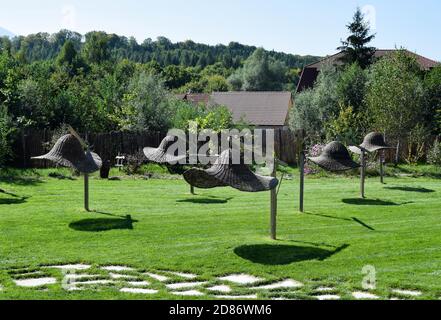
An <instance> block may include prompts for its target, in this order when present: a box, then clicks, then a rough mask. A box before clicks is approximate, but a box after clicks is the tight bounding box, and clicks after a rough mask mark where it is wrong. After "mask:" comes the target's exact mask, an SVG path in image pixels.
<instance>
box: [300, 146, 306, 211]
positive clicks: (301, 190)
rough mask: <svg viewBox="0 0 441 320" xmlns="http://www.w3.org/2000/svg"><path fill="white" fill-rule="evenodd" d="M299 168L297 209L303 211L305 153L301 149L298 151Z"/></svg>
mask: <svg viewBox="0 0 441 320" xmlns="http://www.w3.org/2000/svg"><path fill="white" fill-rule="evenodd" d="M299 170H300V193H299V198H300V199H299V211H300V212H304V207H303V195H304V188H305V153H304V152H303V150H302V151H301V152H300V157H299Z"/></svg>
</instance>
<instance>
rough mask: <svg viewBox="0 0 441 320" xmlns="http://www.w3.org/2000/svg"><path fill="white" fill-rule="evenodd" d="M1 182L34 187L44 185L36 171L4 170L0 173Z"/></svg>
mask: <svg viewBox="0 0 441 320" xmlns="http://www.w3.org/2000/svg"><path fill="white" fill-rule="evenodd" d="M0 181H2V182H6V183H9V184H15V185H21V186H32V185H37V184H40V183H43V182H44V181H43V180H41V179H40V175H39V174H38V172H36V171H34V170H21V169H9V168H8V169H4V170H2V171H1V172H0Z"/></svg>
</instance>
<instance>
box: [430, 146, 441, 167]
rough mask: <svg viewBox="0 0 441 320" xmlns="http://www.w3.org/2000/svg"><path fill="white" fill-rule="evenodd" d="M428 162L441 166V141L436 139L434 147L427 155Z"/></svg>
mask: <svg viewBox="0 0 441 320" xmlns="http://www.w3.org/2000/svg"><path fill="white" fill-rule="evenodd" d="M427 162H428V163H430V164H433V165H437V166H441V143H440V141H439V140H435V142H434V143H433V146H432V148H431V149H430V150H429V153H428V155H427Z"/></svg>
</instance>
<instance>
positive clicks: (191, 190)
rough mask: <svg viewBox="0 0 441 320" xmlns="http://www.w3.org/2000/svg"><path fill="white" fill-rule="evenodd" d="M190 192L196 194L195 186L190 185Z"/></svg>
mask: <svg viewBox="0 0 441 320" xmlns="http://www.w3.org/2000/svg"><path fill="white" fill-rule="evenodd" d="M190 193H191V194H193V195H194V187H193V186H192V185H190Z"/></svg>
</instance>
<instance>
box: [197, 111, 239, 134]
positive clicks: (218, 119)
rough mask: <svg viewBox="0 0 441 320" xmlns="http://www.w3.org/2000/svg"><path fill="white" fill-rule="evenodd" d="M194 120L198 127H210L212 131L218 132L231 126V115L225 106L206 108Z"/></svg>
mask: <svg viewBox="0 0 441 320" xmlns="http://www.w3.org/2000/svg"><path fill="white" fill-rule="evenodd" d="M195 121H196V123H197V125H198V128H199V129H211V130H213V131H214V132H220V131H221V130H222V129H228V128H232V127H233V115H232V114H231V111H230V110H229V109H228V108H227V107H225V106H215V107H211V108H208V109H206V111H205V112H204V113H203V114H202V115H201V116H198V117H197V118H196V119H195Z"/></svg>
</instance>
